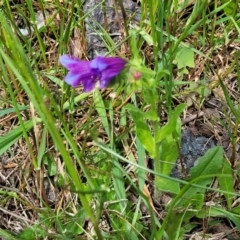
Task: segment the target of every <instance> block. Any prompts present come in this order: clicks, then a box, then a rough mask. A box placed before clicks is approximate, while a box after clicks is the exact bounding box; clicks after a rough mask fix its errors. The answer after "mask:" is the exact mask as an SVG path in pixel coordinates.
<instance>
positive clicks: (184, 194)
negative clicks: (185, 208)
mask: <svg viewBox="0 0 240 240" xmlns="http://www.w3.org/2000/svg"><path fill="white" fill-rule="evenodd" d="M222 161H223V150H222V148H221V147H214V148H212V149H209V150H208V151H207V152H206V153H205V155H204V156H203V157H201V158H199V159H198V164H197V165H196V166H194V167H193V168H192V169H191V170H190V175H191V177H190V179H189V182H194V183H195V184H197V185H201V186H204V187H207V185H208V184H210V183H211V181H212V175H217V174H220V173H221V167H222ZM203 192H205V190H204V189H203V188H197V187H191V186H190V185H186V186H185V187H184V188H183V189H182V190H181V192H180V193H181V199H180V200H179V201H178V203H177V206H182V205H183V204H184V202H185V201H188V199H190V198H191V197H192V196H193V195H194V194H196V193H203Z"/></svg>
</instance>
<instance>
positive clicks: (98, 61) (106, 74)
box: [90, 56, 127, 88]
mask: <svg viewBox="0 0 240 240" xmlns="http://www.w3.org/2000/svg"><path fill="white" fill-rule="evenodd" d="M126 63H127V62H126V61H125V60H124V59H122V58H118V57H101V56H99V57H96V58H95V59H94V60H93V61H91V64H90V68H91V69H92V70H93V71H95V72H96V73H98V74H99V75H101V77H100V79H99V81H100V88H106V87H107V86H108V84H109V83H110V81H111V79H112V78H114V77H115V76H117V75H118V74H119V73H120V72H121V71H122V70H123V69H124V67H125V65H126Z"/></svg>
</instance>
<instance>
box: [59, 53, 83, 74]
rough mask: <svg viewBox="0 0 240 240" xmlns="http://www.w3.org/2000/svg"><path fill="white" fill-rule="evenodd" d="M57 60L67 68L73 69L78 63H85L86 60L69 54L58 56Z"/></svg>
mask: <svg viewBox="0 0 240 240" xmlns="http://www.w3.org/2000/svg"><path fill="white" fill-rule="evenodd" d="M59 62H60V63H61V64H62V65H63V66H64V67H65V68H67V69H68V70H73V69H75V68H78V67H79V65H80V66H81V65H82V64H83V65H84V63H86V61H81V60H79V59H78V58H76V57H71V56H69V55H62V56H61V57H60V58H59Z"/></svg>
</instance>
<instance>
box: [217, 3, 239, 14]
mask: <svg viewBox="0 0 240 240" xmlns="http://www.w3.org/2000/svg"><path fill="white" fill-rule="evenodd" d="M221 2H222V3H223V4H226V6H225V7H224V8H223V10H224V12H225V14H226V15H227V16H230V17H233V16H234V15H235V14H236V11H237V9H238V4H237V1H236V0H230V1H229V0H221Z"/></svg>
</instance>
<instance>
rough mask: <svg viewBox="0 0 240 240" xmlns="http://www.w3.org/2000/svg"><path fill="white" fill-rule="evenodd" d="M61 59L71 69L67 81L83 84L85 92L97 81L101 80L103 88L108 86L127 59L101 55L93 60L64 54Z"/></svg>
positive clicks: (71, 83)
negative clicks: (83, 59)
mask: <svg viewBox="0 0 240 240" xmlns="http://www.w3.org/2000/svg"><path fill="white" fill-rule="evenodd" d="M59 61H60V63H61V64H62V65H63V66H64V67H65V68H67V69H68V70H69V73H68V74H67V76H66V77H65V82H66V83H67V84H69V85H71V86H72V87H78V86H79V85H81V84H82V85H83V88H84V91H85V92H89V91H91V90H92V89H93V88H94V87H95V84H96V82H97V81H99V83H100V88H101V89H103V88H106V87H107V86H108V84H109V83H110V81H111V80H112V79H113V78H114V77H115V76H117V75H118V74H119V73H120V72H121V71H122V70H123V69H124V67H125V64H126V61H125V60H124V59H122V58H119V57H100V56H99V57H96V58H95V59H93V60H92V61H81V60H79V59H78V58H76V57H71V56H69V55H63V56H61V57H60V59H59Z"/></svg>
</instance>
